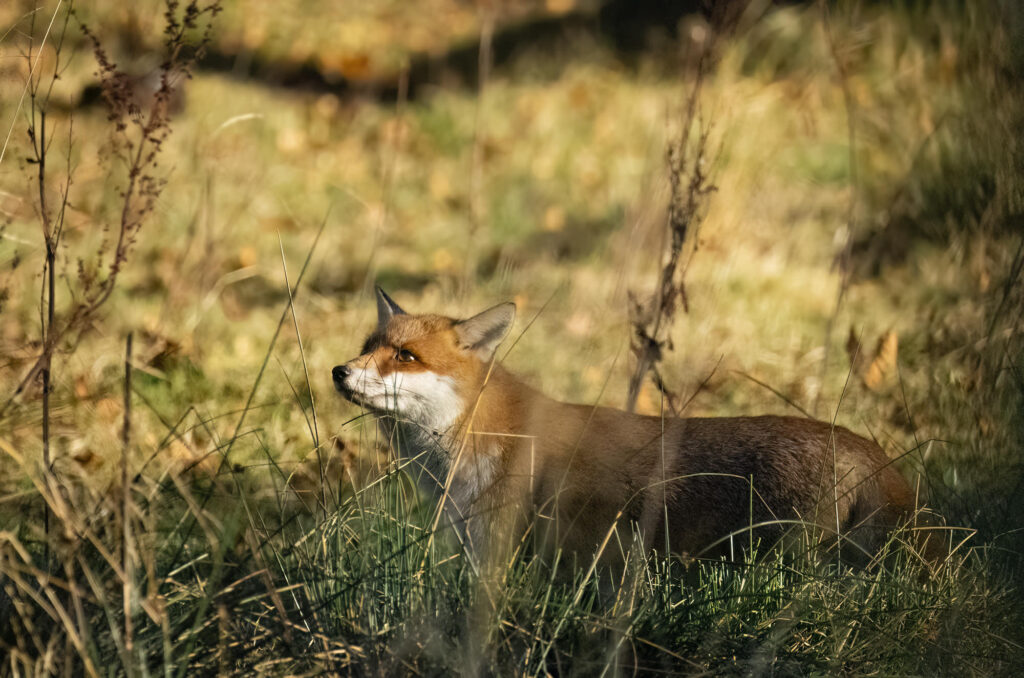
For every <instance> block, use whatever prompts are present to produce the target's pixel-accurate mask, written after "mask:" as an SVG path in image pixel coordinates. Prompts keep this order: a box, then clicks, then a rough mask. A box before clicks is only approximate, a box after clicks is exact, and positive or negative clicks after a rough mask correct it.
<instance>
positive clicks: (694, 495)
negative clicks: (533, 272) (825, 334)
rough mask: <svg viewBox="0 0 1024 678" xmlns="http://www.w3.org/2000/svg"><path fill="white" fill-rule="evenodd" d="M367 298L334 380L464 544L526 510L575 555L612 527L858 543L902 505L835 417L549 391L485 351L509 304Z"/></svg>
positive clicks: (900, 487)
mask: <svg viewBox="0 0 1024 678" xmlns="http://www.w3.org/2000/svg"><path fill="white" fill-rule="evenodd" d="M377 309H378V323H377V328H376V329H375V330H374V332H373V333H372V334H371V335H370V336H369V338H368V339H367V340H366V343H365V344H364V346H363V350H362V351H361V353H360V355H359V356H358V357H356V358H354V359H352V360H350V361H348V362H347V363H344V364H342V365H338V366H337V367H335V368H334V370H333V380H334V384H335V387H336V388H337V390H338V391H339V392H340V393H341V394H342V395H343V396H344V397H346V398H347V399H349V400H350V401H352V402H354V403H356V404H359V405H361V406H363V407H365V408H367V409H369V410H370V411H372V412H373V413H375V414H376V415H378V422H379V424H380V426H381V428H382V431H383V432H384V434H385V436H386V437H387V439H388V440H389V441H390V442H391V444H392V445H393V446H394V448H395V449H396V450H397V451H398V453H399V455H400V456H401V457H403V458H405V459H407V460H409V463H411V464H412V465H413V467H414V468H415V469H416V472H417V475H418V476H419V479H420V481H421V483H422V484H423V485H424V486H426V487H427V488H429V489H430V490H431V491H433V492H434V493H435V494H436V495H438V496H439V497H441V500H442V501H443V504H444V510H445V511H446V512H447V514H448V515H449V517H450V518H451V519H452V522H453V523H454V524H455V525H456V526H457V527H458V528H459V530H460V533H461V534H462V535H463V537H464V538H465V540H467V541H468V543H469V545H470V546H471V547H472V548H473V549H474V550H480V549H483V548H486V547H487V546H488V540H489V539H491V540H493V538H494V537H495V535H501V536H511V537H512V539H515V538H516V537H517V535H519V534H521V533H522V532H523V531H524V530H525V529H526V526H527V525H530V524H532V525H533V526H534V532H535V534H540V535H542V541H543V542H544V545H545V548H548V549H561V550H563V551H564V552H566V553H570V554H573V555H575V556H577V557H579V558H589V557H593V556H594V555H598V551H600V550H601V549H602V548H603V547H604V546H606V545H607V544H608V542H609V537H610V536H611V535H612V534H613V533H614V532H615V530H617V529H634V530H637V531H638V532H639V535H640V538H641V539H642V540H643V543H644V544H645V545H646V546H647V548H649V549H653V550H658V551H662V552H670V553H674V554H689V555H692V556H716V555H722V554H725V555H728V554H729V553H731V552H732V550H733V549H732V547H733V545H734V544H735V543H737V542H738V543H739V544H745V543H749V542H750V541H751V538H752V537H753V536H756V537H757V538H759V539H761V538H764V539H766V540H768V541H774V540H775V539H777V538H778V537H779V536H781V535H782V534H783V533H784V532H785V531H786V530H787V529H788V528H789V527H792V526H793V525H794V524H799V525H802V526H803V527H804V528H810V531H811V533H812V534H813V535H815V538H817V539H819V540H821V541H827V542H829V543H836V542H839V543H840V544H841V548H842V549H844V553H845V554H849V555H852V556H857V555H858V554H860V555H861V556H868V555H870V554H871V553H873V552H874V551H875V550H876V549H877V548H878V547H879V546H880V544H881V543H882V542H883V541H884V539H885V538H886V537H887V535H888V533H889V532H890V531H891V530H892V529H893V528H895V527H897V526H899V525H901V524H903V523H905V522H906V521H907V520H908V519H909V518H910V517H912V515H913V513H914V510H915V506H914V504H915V502H914V495H913V493H912V492H911V490H910V487H909V486H908V484H907V482H906V480H905V479H904V478H903V477H902V476H901V475H900V474H899V472H898V471H897V470H896V469H895V468H894V467H893V465H892V463H891V462H890V460H889V459H888V458H887V457H886V456H885V454H884V452H883V451H882V450H881V448H879V446H878V445H877V444H875V443H874V442H872V441H869V440H867V439H865V438H863V437H861V436H858V435H856V434H854V433H852V432H850V431H848V430H847V429H845V428H842V427H838V426H832V425H830V424H828V423H825V422H821V421H816V420H813V419H806V418H798V417H778V416H761V417H727V418H726V417H723V418H667V417H651V416H644V415H638V414H632V413H628V412H624V411H621V410H616V409H611V408H606V407H598V406H592V405H577V404H570V403H563V402H559V401H556V400H553V399H551V398H548V397H547V396H545V395H544V394H543V393H541V392H539V391H537V390H536V389H533V388H531V387H530V386H528V385H527V384H525V383H524V382H522V381H521V380H519V379H517V378H516V377H515V376H513V375H512V374H510V373H509V372H508V371H506V370H505V369H504V368H502V367H501V365H499V364H496V362H495V360H494V357H495V351H496V349H497V347H498V345H499V344H500V343H501V341H502V340H503V339H504V337H505V336H506V334H507V333H508V331H509V329H510V328H511V325H512V322H513V320H514V318H515V306H514V305H512V304H501V305H498V306H495V307H493V308H491V309H488V310H486V311H484V312H483V313H480V314H478V315H476V316H473V317H472V318H469V319H467V320H455V319H452V318H448V317H444V316H438V315H411V314H407V313H406V312H405V311H403V310H402V309H401V308H400V307H399V306H398V305H397V304H396V303H395V302H394V301H393V300H392V299H391V298H390V297H388V295H387V294H385V293H384V292H383V291H382V290H380V289H379V288H378V290H377ZM748 533H749V534H748ZM847 544H849V546H847Z"/></svg>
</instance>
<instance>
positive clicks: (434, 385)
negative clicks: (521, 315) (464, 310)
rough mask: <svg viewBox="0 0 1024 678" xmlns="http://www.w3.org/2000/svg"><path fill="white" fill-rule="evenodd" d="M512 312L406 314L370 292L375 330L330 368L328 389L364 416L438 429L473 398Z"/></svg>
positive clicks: (503, 308)
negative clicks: (380, 416)
mask: <svg viewBox="0 0 1024 678" xmlns="http://www.w3.org/2000/svg"><path fill="white" fill-rule="evenodd" d="M515 314H516V307H515V304H513V303H504V304H499V305H497V306H494V307H493V308H489V309H487V310H486V311H484V312H482V313H479V314H477V315H475V316H473V317H472V318H469V319H467V320H455V319H452V318H447V317H444V316H440V315H412V314H409V313H406V312H405V311H403V310H402V309H401V308H399V306H398V304H396V303H395V302H394V300H392V299H391V297H389V296H388V295H387V294H386V293H385V292H384V290H382V289H380V288H379V287H378V288H377V328H376V329H375V330H374V331H373V333H372V334H370V336H369V337H368V338H367V339H366V342H365V343H364V344H363V350H362V351H361V353H360V355H359V356H358V357H356V358H353V359H352V360H349V361H348V362H347V363H345V364H343V365H337V366H336V367H335V368H334V369H333V370H332V372H331V373H332V377H333V379H334V387H335V388H336V389H337V390H338V392H339V393H341V395H343V396H344V397H345V398H347V399H348V400H350V401H352V402H353V403H356V404H358V405H362V406H363V407H366V408H367V409H369V410H371V411H374V412H377V413H379V414H386V415H389V416H392V417H394V418H395V419H398V420H401V421H406V422H409V423H412V424H415V425H418V426H421V427H424V428H426V429H429V430H432V431H435V432H438V433H442V432H445V431H447V430H449V429H450V428H452V426H454V425H455V424H456V423H458V422H459V421H460V420H461V419H462V417H463V414H464V413H465V411H466V410H467V408H469V407H471V406H472V404H473V402H474V399H475V398H476V397H477V396H478V395H479V392H480V388H481V387H482V385H483V382H484V379H485V378H486V376H487V373H488V370H489V368H490V364H491V361H492V360H493V359H494V353H495V350H496V349H497V348H498V345H499V344H500V343H501V341H502V340H503V339H504V338H505V335H507V334H508V331H509V329H510V328H511V327H512V322H513V320H515Z"/></svg>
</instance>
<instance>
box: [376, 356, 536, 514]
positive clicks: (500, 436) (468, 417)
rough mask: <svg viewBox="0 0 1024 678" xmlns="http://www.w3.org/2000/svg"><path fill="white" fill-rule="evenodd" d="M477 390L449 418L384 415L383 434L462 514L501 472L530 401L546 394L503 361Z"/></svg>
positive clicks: (433, 489)
mask: <svg viewBox="0 0 1024 678" xmlns="http://www.w3.org/2000/svg"><path fill="white" fill-rule="evenodd" d="M474 391H475V392H473V393H470V394H468V397H465V400H466V402H465V403H464V405H463V407H462V410H461V412H460V413H459V414H458V415H457V416H455V417H452V418H451V420H450V422H448V421H446V422H413V421H405V420H401V419H396V418H393V417H384V418H382V419H381V427H382V429H383V432H384V434H385V436H386V437H387V438H388V440H390V441H391V443H392V446H393V447H395V449H396V451H397V452H398V454H399V456H400V457H402V458H403V459H407V460H409V462H410V463H411V464H412V465H413V471H414V474H415V475H417V476H419V480H420V483H421V485H423V486H424V487H426V488H427V489H428V490H430V491H431V492H433V493H435V494H439V495H443V496H445V498H446V501H448V502H449V503H450V504H451V505H452V506H451V507H450V508H452V509H454V510H455V511H456V512H457V513H460V514H463V515H462V517H463V518H466V517H468V514H469V512H470V510H471V506H472V505H473V504H474V503H475V502H476V501H477V500H478V499H479V497H480V495H481V494H483V493H484V492H485V491H486V490H487V489H488V488H490V487H491V486H492V485H493V484H494V483H495V481H496V480H497V479H498V478H499V477H500V476H501V475H502V473H503V470H504V468H505V466H506V463H507V460H508V457H509V455H510V454H511V450H512V447H513V445H515V443H516V441H517V438H516V436H518V435H520V434H522V432H523V429H524V428H525V420H526V412H527V409H528V406H529V403H530V402H531V400H532V399H535V398H537V397H543V396H542V395H541V394H540V393H539V392H537V391H534V390H533V389H532V388H530V387H529V386H527V385H526V384H524V383H522V382H520V381H519V380H518V379H516V378H515V377H514V376H513V375H512V374H511V373H509V372H508V371H506V370H505V369H504V368H502V367H501V366H499V365H495V366H494V368H493V370H492V371H491V373H490V375H489V376H488V377H487V378H486V380H485V383H482V384H481V387H480V388H478V389H474ZM438 423H440V424H442V425H443V427H441V426H436V427H435V424H438Z"/></svg>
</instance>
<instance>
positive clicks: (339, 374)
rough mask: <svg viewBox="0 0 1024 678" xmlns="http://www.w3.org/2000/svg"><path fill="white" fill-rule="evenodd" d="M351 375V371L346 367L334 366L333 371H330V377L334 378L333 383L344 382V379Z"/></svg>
mask: <svg viewBox="0 0 1024 678" xmlns="http://www.w3.org/2000/svg"><path fill="white" fill-rule="evenodd" d="M350 374H352V370H350V369H349V368H348V365H335V366H334V369H333V370H331V376H332V377H334V381H344V380H345V377H347V376H348V375H350Z"/></svg>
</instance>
